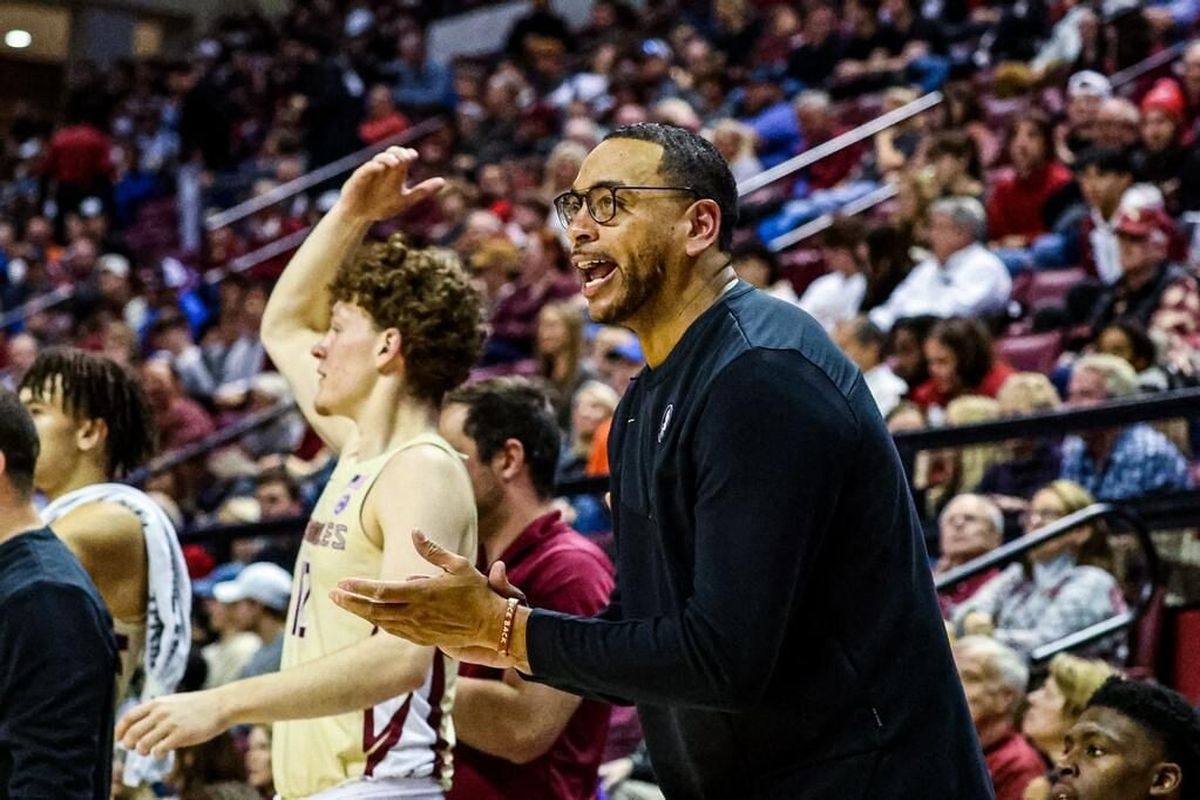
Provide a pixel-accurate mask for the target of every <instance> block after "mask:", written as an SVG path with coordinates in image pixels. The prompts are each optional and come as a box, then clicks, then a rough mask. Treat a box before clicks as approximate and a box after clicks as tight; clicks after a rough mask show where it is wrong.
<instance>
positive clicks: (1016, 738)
mask: <svg viewBox="0 0 1200 800" xmlns="http://www.w3.org/2000/svg"><path fill="white" fill-rule="evenodd" d="M954 663H955V664H956V665H957V667H958V675H959V677H960V678H961V679H962V684H963V689H964V690H965V691H966V693H967V706H968V707H969V708H970V709H971V719H972V720H973V721H974V723H975V732H976V733H977V734H978V735H979V743H980V744H981V745H983V756H984V758H985V759H986V760H987V767H988V774H990V775H991V776H992V786H993V787H994V788H995V790H996V800H1022V798H1023V797H1024V794H1025V787H1026V786H1028V785H1029V783H1030V781H1032V780H1033V779H1034V778H1037V777H1040V776H1042V775H1044V774H1045V773H1046V767H1047V765H1046V763H1045V762H1044V761H1042V757H1041V756H1040V755H1038V752H1037V750H1035V749H1034V748H1033V745H1031V744H1030V743H1029V742H1028V741H1027V740H1026V739H1025V737H1024V736H1022V735H1021V732H1020V730H1019V729H1018V727H1017V713H1018V712H1019V711H1020V710H1021V706H1022V705H1023V704H1024V703H1025V688H1026V686H1027V685H1028V683H1029V668H1028V667H1027V666H1026V665H1025V661H1024V660H1023V659H1022V658H1021V656H1019V655H1017V653H1016V652H1015V651H1013V650H1012V649H1010V648H1008V647H1006V646H1005V645H1003V644H1001V643H1000V642H997V641H996V640H995V639H991V638H989V637H986V636H965V637H963V638H962V639H959V640H958V641H957V642H956V643H955V645H954Z"/></svg>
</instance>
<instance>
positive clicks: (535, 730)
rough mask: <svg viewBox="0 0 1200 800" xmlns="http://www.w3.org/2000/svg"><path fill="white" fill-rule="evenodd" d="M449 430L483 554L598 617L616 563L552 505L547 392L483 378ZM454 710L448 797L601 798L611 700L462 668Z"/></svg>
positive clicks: (451, 401) (569, 606)
mask: <svg viewBox="0 0 1200 800" xmlns="http://www.w3.org/2000/svg"><path fill="white" fill-rule="evenodd" d="M439 428H440V430H441V434H442V436H443V437H445V439H446V441H448V442H449V443H450V444H451V445H452V446H453V447H455V448H456V449H457V450H458V451H460V452H462V453H464V454H466V456H467V471H468V472H469V473H470V476H471V484H472V487H473V488H474V490H475V502H476V506H477V508H478V511H479V542H480V546H481V549H482V551H483V553H482V554H481V556H482V558H481V560H483V561H486V562H487V564H492V563H494V562H496V561H503V562H504V564H505V565H506V567H507V569H508V573H509V574H508V578H509V580H510V581H511V582H512V583H513V584H515V585H517V586H520V587H521V588H522V589H523V590H524V591H525V593H526V596H527V597H528V599H529V602H530V603H532V604H533V605H534V606H536V607H538V608H551V609H553V610H555V611H562V612H566V613H568V614H581V615H589V616H590V615H592V614H595V613H597V612H598V611H600V610H601V609H602V608H604V607H605V606H606V605H607V604H608V599H609V595H610V593H611V592H612V588H613V570H612V564H611V562H610V561H609V560H608V557H607V556H605V555H604V553H603V551H601V550H600V548H598V547H596V546H595V545H594V544H592V543H591V542H589V541H588V540H587V539H585V538H583V537H582V536H580V535H579V534H578V533H575V532H574V531H573V530H571V528H570V527H568V526H567V525H566V523H564V522H563V521H562V520H561V519H560V518H559V512H558V511H555V510H553V507H552V505H551V497H552V494H551V493H552V491H553V488H554V472H555V467H556V466H557V463H558V449H559V441H560V434H559V430H558V425H557V423H556V422H555V416H554V412H553V411H552V410H551V407H550V404H549V401H548V400H547V398H546V396H545V395H544V394H543V393H542V392H541V391H539V390H538V389H537V388H535V387H534V386H533V385H532V384H530V383H528V382H527V381H524V380H520V379H514V378H499V379H495V380H491V381H484V382H482V383H478V384H475V385H473V386H469V387H466V388H463V389H459V390H457V391H455V392H452V393H451V394H450V395H449V396H448V397H447V398H446V403H445V406H444V408H443V410H442V416H441V422H440V425H439ZM453 714H454V728H455V733H456V736H457V738H458V745H457V746H456V748H455V750H454V787H453V789H451V791H450V793H449V794H448V795H447V797H448V798H449V800H510V799H511V798H521V800H590V798H593V797H595V795H596V772H597V769H598V768H599V766H600V758H601V756H602V755H603V753H604V742H605V738H606V737H607V734H608V715H609V707H608V706H607V705H605V704H603V703H599V702H596V701H594V700H583V699H581V698H579V697H577V696H575V695H570V694H566V693H565V692H560V691H558V690H557V689H552V688H550V687H549V686H545V685H543V684H540V683H533V682H526V681H525V680H523V679H522V678H520V677H519V676H518V675H517V674H516V673H515V672H514V671H512V670H507V671H501V670H496V669H489V668H486V667H480V666H476V665H473V664H463V665H462V667H461V668H460V670H459V679H458V683H457V688H456V698H455V703H454V711H453Z"/></svg>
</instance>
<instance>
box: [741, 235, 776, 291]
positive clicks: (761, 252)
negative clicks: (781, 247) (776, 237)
mask: <svg viewBox="0 0 1200 800" xmlns="http://www.w3.org/2000/svg"><path fill="white" fill-rule="evenodd" d="M731 255H732V259H731V260H732V261H733V263H734V266H737V263H738V262H739V261H745V260H748V259H749V260H754V261H761V262H763V263H764V264H766V265H767V283H768V284H774V283H775V282H776V281H778V280H779V278H780V277H781V276H780V271H779V257H778V256H777V255H775V254H774V253H773V252H771V248H769V247H767V246H766V245H765V244H763V243H762V242H760V241H759V240H758V239H749V240H747V241H745V242H743V243H742V244H739V245H738V246H737V247H735V248H733V253H732V254H731Z"/></svg>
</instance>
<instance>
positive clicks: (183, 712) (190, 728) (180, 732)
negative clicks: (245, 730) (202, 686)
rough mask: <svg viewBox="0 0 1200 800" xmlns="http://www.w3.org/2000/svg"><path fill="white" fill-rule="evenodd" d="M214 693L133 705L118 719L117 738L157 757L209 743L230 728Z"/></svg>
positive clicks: (131, 747)
mask: <svg viewBox="0 0 1200 800" xmlns="http://www.w3.org/2000/svg"><path fill="white" fill-rule="evenodd" d="M214 695H215V693H214V692H212V691H204V692H188V693H186V694H172V695H167V696H166V697H159V698H157V699H155V700H151V701H150V702H148V703H143V704H142V705H140V706H138V707H137V708H131V709H130V710H129V711H127V712H125V714H124V716H122V717H121V719H120V720H119V721H118V722H117V734H116V738H117V741H119V742H121V743H122V744H123V745H125V747H126V748H128V749H129V750H136V751H137V752H138V753H140V754H141V755H144V756H146V755H153V756H154V757H155V758H161V757H163V756H165V755H166V754H167V753H170V752H171V751H172V750H176V749H178V748H180V747H189V746H191V745H195V744H200V743H201V742H207V741H208V740H209V739H211V738H213V737H214V736H216V735H217V734H219V733H220V732H221V731H223V730H225V728H226V727H228V726H226V725H225V724H224V722H223V721H222V719H221V713H220V706H221V704H220V703H219V702H218V700H217V698H216V697H215V696H214Z"/></svg>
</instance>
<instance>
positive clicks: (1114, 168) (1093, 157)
mask: <svg viewBox="0 0 1200 800" xmlns="http://www.w3.org/2000/svg"><path fill="white" fill-rule="evenodd" d="M1074 167H1075V174H1076V175H1081V174H1083V172H1084V170H1086V169H1087V168H1088V167H1095V168H1096V171H1097V172H1103V173H1118V174H1121V175H1130V176H1132V175H1133V156H1132V155H1131V154H1130V152H1129V149H1128V148H1125V147H1091V148H1088V149H1087V150H1084V151H1083V152H1082V153H1080V154H1079V155H1077V156H1075V165H1074Z"/></svg>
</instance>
